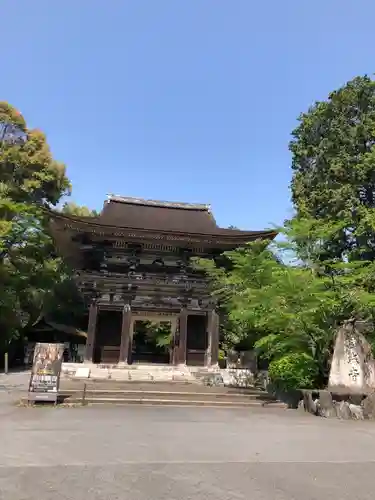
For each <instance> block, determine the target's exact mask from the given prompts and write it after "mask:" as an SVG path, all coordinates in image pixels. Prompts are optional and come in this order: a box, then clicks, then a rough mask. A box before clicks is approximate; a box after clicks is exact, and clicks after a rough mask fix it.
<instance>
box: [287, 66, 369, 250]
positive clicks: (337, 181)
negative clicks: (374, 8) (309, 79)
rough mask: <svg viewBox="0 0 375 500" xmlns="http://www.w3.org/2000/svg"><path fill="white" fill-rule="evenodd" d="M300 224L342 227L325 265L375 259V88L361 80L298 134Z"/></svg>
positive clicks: (309, 116)
mask: <svg viewBox="0 0 375 500" xmlns="http://www.w3.org/2000/svg"><path fill="white" fill-rule="evenodd" d="M292 135H293V139H292V141H291V143H290V150H291V152H292V169H293V178H292V183H291V188H292V201H293V203H294V206H295V209H296V218H299V219H307V220H309V219H315V220H317V221H323V223H326V222H330V223H333V224H335V225H336V231H334V232H333V233H332V234H331V238H330V239H329V240H327V242H326V243H327V244H326V248H325V255H324V257H323V258H324V259H326V258H328V257H330V258H333V259H335V258H340V259H341V258H342V257H343V256H344V257H345V258H348V259H355V260H356V259H365V260H373V259H374V256H375V236H374V234H375V232H374V229H375V149H374V144H375V82H374V81H373V80H371V78H369V77H367V76H364V77H357V78H354V79H353V80H352V81H350V82H348V83H347V84H346V85H344V86H343V87H342V88H340V89H338V90H336V91H334V92H332V93H331V94H330V95H329V96H328V99H327V100H326V101H321V102H316V103H315V104H314V105H313V106H312V107H311V108H310V109H309V110H308V111H307V112H306V113H303V114H301V116H300V117H299V125H298V127H297V128H296V129H295V130H294V131H293V133H292Z"/></svg>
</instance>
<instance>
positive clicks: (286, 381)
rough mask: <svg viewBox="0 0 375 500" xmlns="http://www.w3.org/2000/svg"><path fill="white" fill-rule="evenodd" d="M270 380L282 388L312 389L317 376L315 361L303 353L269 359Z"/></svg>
mask: <svg viewBox="0 0 375 500" xmlns="http://www.w3.org/2000/svg"><path fill="white" fill-rule="evenodd" d="M268 373H269V377H270V381H271V383H272V384H274V385H275V387H277V388H279V389H282V390H290V389H313V388H314V387H315V386H316V381H317V379H318V376H319V370H318V366H317V364H316V361H315V360H314V359H313V358H312V357H311V356H309V355H308V354H305V353H296V354H286V355H285V356H282V357H281V358H278V359H275V360H273V361H271V363H270V365H269V369H268Z"/></svg>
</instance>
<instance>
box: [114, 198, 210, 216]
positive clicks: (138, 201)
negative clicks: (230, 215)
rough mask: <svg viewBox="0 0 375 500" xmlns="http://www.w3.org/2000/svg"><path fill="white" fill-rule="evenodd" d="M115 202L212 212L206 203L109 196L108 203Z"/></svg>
mask: <svg viewBox="0 0 375 500" xmlns="http://www.w3.org/2000/svg"><path fill="white" fill-rule="evenodd" d="M111 201H115V202H118V203H128V204H130V205H145V206H150V207H164V208H181V209H184V210H201V211H208V212H210V211H211V205H208V204H204V203H185V202H179V201H161V200H146V199H144V198H135V197H134V198H133V197H131V196H120V195H115V194H108V195H107V200H106V203H110V202H111Z"/></svg>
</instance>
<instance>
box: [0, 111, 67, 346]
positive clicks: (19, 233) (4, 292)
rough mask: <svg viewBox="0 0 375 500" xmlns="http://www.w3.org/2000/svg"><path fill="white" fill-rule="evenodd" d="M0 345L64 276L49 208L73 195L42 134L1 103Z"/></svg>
mask: <svg viewBox="0 0 375 500" xmlns="http://www.w3.org/2000/svg"><path fill="white" fill-rule="evenodd" d="M0 179H1V181H0V280H1V282H0V318H1V319H0V322H1V324H0V346H2V347H3V349H4V348H6V346H7V345H8V344H9V342H10V341H11V340H12V339H13V338H14V337H16V336H17V335H20V334H21V333H22V331H23V330H24V329H25V328H26V329H27V328H28V326H29V325H30V324H32V323H33V322H35V321H37V320H38V318H39V317H40V315H41V314H42V312H43V306H44V300H45V298H46V297H47V295H49V294H51V293H52V290H53V287H54V285H55V283H58V282H59V280H60V277H61V273H60V270H61V260H60V259H59V258H57V257H56V256H55V254H54V248H53V244H52V240H51V238H50V236H49V233H48V221H47V219H46V213H45V210H44V209H45V208H48V207H50V206H51V205H56V204H57V203H58V201H59V200H60V198H61V196H63V195H65V194H68V193H69V192H70V183H69V180H68V179H67V177H66V174H65V167H64V165H63V164H61V163H59V162H57V161H55V160H54V159H53V157H52V154H51V152H50V149H49V147H48V145H47V142H46V138H45V136H44V134H43V133H42V132H40V131H37V130H29V129H28V128H27V125H26V122H25V120H24V118H23V117H22V115H21V114H20V113H19V112H18V111H17V110H16V109H15V108H13V107H12V106H10V105H9V104H7V103H4V102H2V103H0Z"/></svg>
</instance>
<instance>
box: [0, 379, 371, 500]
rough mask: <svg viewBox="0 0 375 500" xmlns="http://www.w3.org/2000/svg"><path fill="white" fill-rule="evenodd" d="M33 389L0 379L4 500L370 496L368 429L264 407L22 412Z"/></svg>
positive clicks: (358, 424) (0, 494)
mask: <svg viewBox="0 0 375 500" xmlns="http://www.w3.org/2000/svg"><path fill="white" fill-rule="evenodd" d="M9 377H10V378H9ZM27 380H28V375H24V374H17V375H16V374H14V375H12V376H8V379H7V380H4V376H0V429H1V441H0V443H1V444H0V498H1V500H3V499H4V500H8V499H9V500H21V499H22V500H28V499H38V500H55V499H64V500H66V499H72V500H81V499H82V500H83V499H85V500H87V498H90V499H93V500H96V499H100V500H106V499H111V500H115V499H120V498H121V499H127V498H129V499H131V500H150V499H152V500H161V499H168V500H172V499H173V500H187V499H194V500H203V499H212V500H231V499H246V500H248V499H249V498H250V499H251V500H266V499H267V500H271V499H272V500H284V499H285V500H286V499H288V500H292V499H298V500H300V499H301V498H304V499H305V500H313V499H314V500H315V499H319V500H321V499H322V497H323V498H324V499H325V500H326V499H328V500H329V499H332V500H337V499H338V498H340V500H346V499H351V500H352V499H353V498H359V499H361V500H367V499H370V498H371V500H372V499H373V497H374V493H373V491H374V477H373V476H374V471H375V452H374V450H375V425H374V424H373V423H372V422H353V421H349V422H346V421H339V420H324V419H320V418H316V417H312V416H309V415H305V414H300V413H298V412H296V411H287V410H278V409H272V410H267V409H266V408H259V409H258V408H257V409H251V410H248V409H237V410H233V409H214V408H190V407H189V408H173V407H143V406H136V407H115V406H113V407H104V406H103V407H87V408H82V407H77V408H45V407H42V408H20V407H16V406H15V405H14V404H13V401H14V399H15V397H16V395H17V394H18V393H19V391H21V390H24V389H25V388H26V387H27ZM25 383H26V386H25ZM1 387H2V388H3V389H2V390H1ZM4 387H5V389H4Z"/></svg>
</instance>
